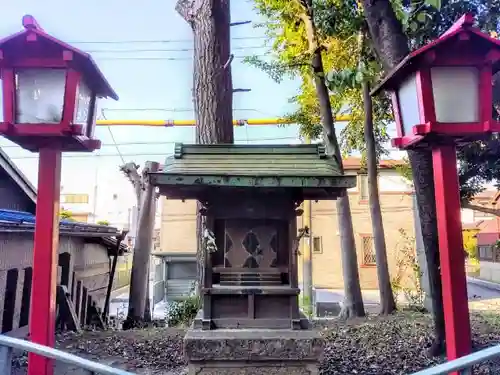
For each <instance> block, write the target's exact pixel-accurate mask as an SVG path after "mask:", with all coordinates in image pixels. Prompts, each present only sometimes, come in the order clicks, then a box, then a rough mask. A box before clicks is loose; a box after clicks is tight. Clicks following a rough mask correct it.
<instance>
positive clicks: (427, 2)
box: [425, 0, 441, 10]
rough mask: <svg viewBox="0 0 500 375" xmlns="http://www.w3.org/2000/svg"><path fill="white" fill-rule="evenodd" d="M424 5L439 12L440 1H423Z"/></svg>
mask: <svg viewBox="0 0 500 375" xmlns="http://www.w3.org/2000/svg"><path fill="white" fill-rule="evenodd" d="M425 3H426V4H428V5H430V6H432V7H434V8H436V9H437V10H441V0H425Z"/></svg>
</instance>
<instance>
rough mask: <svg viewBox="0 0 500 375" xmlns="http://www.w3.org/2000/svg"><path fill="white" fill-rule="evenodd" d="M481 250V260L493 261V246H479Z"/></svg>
mask: <svg viewBox="0 0 500 375" xmlns="http://www.w3.org/2000/svg"><path fill="white" fill-rule="evenodd" d="M478 249H479V259H484V260H493V246H491V245H486V246H485V245H482V246H478Z"/></svg>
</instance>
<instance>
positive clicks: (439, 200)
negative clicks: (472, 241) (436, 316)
mask: <svg viewBox="0 0 500 375" xmlns="http://www.w3.org/2000/svg"><path fill="white" fill-rule="evenodd" d="M432 159H433V166H434V184H435V194H436V215H437V217H436V218H437V222H438V233H439V257H440V261H441V280H442V283H443V308H444V319H445V322H446V329H445V330H446V354H447V357H448V360H449V361H450V360H453V359H456V358H459V357H462V356H464V355H466V354H469V353H470V351H471V332H470V322H469V306H468V299H467V280H466V275H465V256H464V249H463V241H462V222H461V217H460V192H459V184H458V173H457V155H456V149H455V146H454V145H443V146H438V147H436V148H435V149H434V150H433V151H432Z"/></svg>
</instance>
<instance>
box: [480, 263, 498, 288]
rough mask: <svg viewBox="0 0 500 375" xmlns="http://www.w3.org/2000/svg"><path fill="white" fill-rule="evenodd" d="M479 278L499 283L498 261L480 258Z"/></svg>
mask: <svg viewBox="0 0 500 375" xmlns="http://www.w3.org/2000/svg"><path fill="white" fill-rule="evenodd" d="M479 278H481V279H483V280H486V281H492V282H495V283H500V263H494V262H486V261H484V260H481V267H480V268H479Z"/></svg>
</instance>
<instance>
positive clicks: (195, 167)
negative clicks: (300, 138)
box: [150, 143, 356, 198]
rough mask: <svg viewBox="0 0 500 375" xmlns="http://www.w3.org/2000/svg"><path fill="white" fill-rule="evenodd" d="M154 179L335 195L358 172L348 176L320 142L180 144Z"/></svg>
mask: <svg viewBox="0 0 500 375" xmlns="http://www.w3.org/2000/svg"><path fill="white" fill-rule="evenodd" d="M150 178H151V181H152V183H153V184H154V185H158V186H160V187H164V188H170V189H176V188H179V189H180V188H181V187H188V186H191V187H195V188H196V189H197V190H198V191H199V190H201V189H203V188H213V187H230V188H279V189H283V188H285V189H286V188H292V189H309V190H314V189H316V190H324V189H328V190H329V191H330V192H331V193H332V195H334V193H336V194H339V192H341V191H345V189H346V188H351V187H354V186H356V179H355V177H354V176H344V175H343V174H342V173H341V171H340V168H339V165H338V163H337V162H336V161H335V159H334V158H332V157H329V156H328V155H327V154H326V152H325V148H324V146H322V145H233V144H223V145H183V144H180V143H179V144H176V146H175V154H174V155H173V156H169V157H168V158H167V159H166V161H165V165H164V166H163V170H162V171H160V172H155V173H151V174H150ZM326 195H329V194H326ZM192 197H194V196H192ZM186 198H188V197H186Z"/></svg>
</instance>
